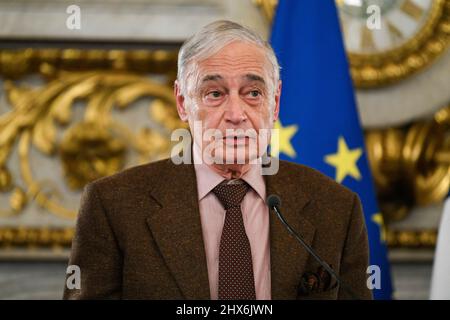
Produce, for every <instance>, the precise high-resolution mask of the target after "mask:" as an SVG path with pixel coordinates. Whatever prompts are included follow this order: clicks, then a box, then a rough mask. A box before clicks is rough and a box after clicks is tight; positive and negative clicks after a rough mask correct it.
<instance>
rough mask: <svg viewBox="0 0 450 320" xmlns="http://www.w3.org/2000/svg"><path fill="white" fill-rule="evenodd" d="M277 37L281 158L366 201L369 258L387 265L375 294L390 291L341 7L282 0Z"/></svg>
mask: <svg viewBox="0 0 450 320" xmlns="http://www.w3.org/2000/svg"><path fill="white" fill-rule="evenodd" d="M271 44H272V47H273V48H274V50H275V53H276V55H277V57H278V61H279V63H280V65H281V78H282V81H283V87H282V95H281V107H280V119H279V121H277V123H276V124H275V128H279V129H280V147H279V158H280V159H285V160H290V161H294V162H299V163H302V164H305V165H307V166H310V167H313V168H315V169H317V170H319V171H321V172H322V173H324V174H326V175H328V176H330V177H332V178H333V179H335V180H336V181H338V182H339V183H341V184H343V185H345V186H346V187H348V188H349V189H351V190H353V191H354V192H356V193H357V194H358V195H359V197H360V199H361V202H362V206H363V210H364V215H365V220H366V225H367V231H368V236H369V245H370V264H371V265H377V266H379V267H380V271H381V288H380V289H374V290H373V294H374V298H375V299H391V296H392V285H391V277H390V267H389V262H388V260H387V250H386V245H385V242H384V240H385V232H384V230H385V229H384V224H383V218H382V215H381V213H380V211H379V209H378V205H377V201H376V197H375V189H374V184H373V180H372V176H371V173H370V170H369V167H368V163H367V158H366V153H365V147H364V137H363V131H362V129H361V125H360V122H359V118H358V113H357V109H356V104H355V99H354V94H353V87H352V82H351V79H350V74H349V67H348V63H347V57H346V54H345V51H344V45H343V41H342V35H341V32H340V25H339V20H338V14H337V9H336V7H335V4H334V1H333V0H320V1H317V0H304V1H294V0H291V1H290V0H280V1H279V3H278V8H277V12H276V15H275V21H274V25H273V29H272V36H271Z"/></svg>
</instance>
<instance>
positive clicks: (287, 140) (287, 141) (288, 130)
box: [271, 120, 298, 158]
mask: <svg viewBox="0 0 450 320" xmlns="http://www.w3.org/2000/svg"><path fill="white" fill-rule="evenodd" d="M273 128H274V129H278V130H276V131H274V134H272V138H271V154H272V156H274V157H278V156H279V154H280V152H283V153H284V154H286V155H287V156H289V157H291V158H295V157H296V153H295V149H294V148H293V147H292V144H291V139H292V137H293V136H294V135H295V133H296V132H297V130H298V126H297V125H295V124H293V125H290V126H286V127H283V125H282V124H281V121H280V120H277V121H276V122H275V124H274V126H273ZM277 132H278V133H277ZM277 139H278V143H277V141H276V140H277Z"/></svg>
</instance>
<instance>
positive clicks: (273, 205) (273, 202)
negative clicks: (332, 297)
mask: <svg viewBox="0 0 450 320" xmlns="http://www.w3.org/2000/svg"><path fill="white" fill-rule="evenodd" d="M266 203H267V205H268V206H269V208H270V209H273V210H274V211H275V213H276V214H277V217H278V219H280V221H281V222H282V223H283V225H284V226H285V227H286V229H288V231H289V233H290V234H291V235H293V236H294V238H295V239H297V241H298V242H300V244H301V245H302V246H303V247H304V248H305V249H306V251H308V253H309V254H310V255H312V256H313V257H314V259H316V261H317V262H318V263H319V264H320V265H321V266H322V267H324V268H325V270H326V271H328V273H329V274H331V275H332V276H333V277H334V278H335V279H336V282H337V283H338V284H339V286H340V287H341V288H342V289H344V290H345V291H346V292H347V293H348V294H349V295H350V296H351V297H352V299H354V300H360V299H359V297H358V296H357V295H356V294H355V293H354V292H353V290H352V289H351V288H350V287H349V286H347V285H346V284H345V283H344V282H343V281H342V280H341V278H340V277H339V276H338V275H337V274H336V272H335V271H334V270H333V269H332V268H331V267H330V266H329V265H328V263H326V262H325V261H324V260H322V258H321V257H319V256H318V255H317V254H316V252H315V251H314V249H313V248H312V247H311V246H310V245H308V244H307V243H306V242H305V240H303V237H302V236H301V235H299V234H298V233H297V232H295V230H294V229H292V228H291V226H290V225H289V224H288V223H287V221H286V220H285V219H284V217H283V215H282V214H281V212H280V206H281V199H280V197H279V196H277V195H275V194H271V195H269V196H268V197H267V200H266Z"/></svg>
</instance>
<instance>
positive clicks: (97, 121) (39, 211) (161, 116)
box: [0, 0, 450, 299]
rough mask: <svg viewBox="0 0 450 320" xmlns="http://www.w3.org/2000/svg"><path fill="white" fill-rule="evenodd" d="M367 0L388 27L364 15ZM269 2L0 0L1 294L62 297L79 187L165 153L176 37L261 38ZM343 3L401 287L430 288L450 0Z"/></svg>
mask: <svg viewBox="0 0 450 320" xmlns="http://www.w3.org/2000/svg"><path fill="white" fill-rule="evenodd" d="M371 4H376V5H377V6H378V7H379V8H381V11H380V13H381V16H382V19H383V23H385V27H383V28H382V29H381V30H383V31H382V32H378V31H373V30H370V29H369V28H367V27H366V25H365V23H366V9H367V7H368V6H369V5H371ZM276 5H277V1H274V0H164V1H162V0H122V1H119V0H89V1H87V0H86V1H85V0H81V1H66V0H45V1H38V0H16V1H5V0H0V288H1V290H0V299H60V298H61V296H62V290H63V287H64V284H65V283H64V279H65V271H66V266H67V258H68V255H69V251H70V244H71V239H72V237H73V233H74V230H73V227H74V223H75V219H76V215H77V210H78V205H79V200H80V195H81V191H82V188H83V186H84V185H85V184H86V183H88V182H89V181H92V180H95V179H97V178H100V177H103V176H107V175H111V174H113V173H115V172H117V171H120V170H123V169H125V168H128V167H131V166H134V165H137V164H143V163H146V162H149V161H155V160H158V159H161V158H165V157H167V156H169V154H170V146H171V142H170V133H171V131H172V130H173V129H175V128H178V127H182V126H184V124H183V123H181V122H180V121H179V119H178V116H177V113H176V109H175V104H174V98H173V97H172V87H173V81H174V79H175V77H176V61H177V52H178V49H179V47H180V45H181V44H182V42H183V41H184V40H185V39H186V38H187V37H188V36H190V35H191V34H192V33H194V32H195V31H197V30H199V29H200V28H201V27H202V26H204V25H205V24H207V23H209V22H212V21H215V20H218V19H229V20H233V21H236V22H239V23H242V24H244V25H246V26H248V27H250V28H252V29H253V30H255V31H257V32H258V33H259V34H261V35H262V36H263V37H264V38H266V39H268V38H269V37H270V32H271V25H272V20H273V15H274V12H275V11H274V10H275V9H276ZM336 5H337V8H338V11H339V16H340V23H341V29H342V32H343V38H344V42H345V48H346V51H347V56H348V60H349V65H350V72H351V76H352V79H353V84H354V88H355V96H356V101H357V108H358V112H359V117H360V120H361V124H362V126H363V128H364V134H365V142H366V152H367V158H368V160H369V165H370V168H371V170H372V174H373V177H374V182H375V187H376V192H377V199H378V204H379V207H380V210H381V215H380V216H379V217H378V220H377V223H378V224H379V225H380V230H382V235H383V241H384V242H385V243H386V245H387V247H388V249H389V250H388V257H389V261H390V266H391V274H392V280H393V286H394V289H395V291H394V298H397V299H428V298H429V290H430V282H431V273H432V266H433V259H434V252H435V246H436V241H437V234H438V227H439V223H440V219H441V215H442V212H443V203H444V201H445V199H446V198H447V197H448V194H449V188H450V52H449V51H448V50H447V47H448V45H449V43H450V41H449V35H450V1H447V0H390V1H389V0H385V1H383V0H372V1H362V0H337V1H336ZM317 41H321V39H317ZM336 112H337V113H338V112H339V110H336ZM449 285H450V284H449Z"/></svg>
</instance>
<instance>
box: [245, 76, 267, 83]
mask: <svg viewBox="0 0 450 320" xmlns="http://www.w3.org/2000/svg"><path fill="white" fill-rule="evenodd" d="M244 78H246V79H247V80H250V81H258V82H261V83H262V84H264V85H265V84H266V82H265V81H264V78H263V77H261V76H258V75H257V74H253V73H248V74H246V75H245V76H244Z"/></svg>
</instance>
